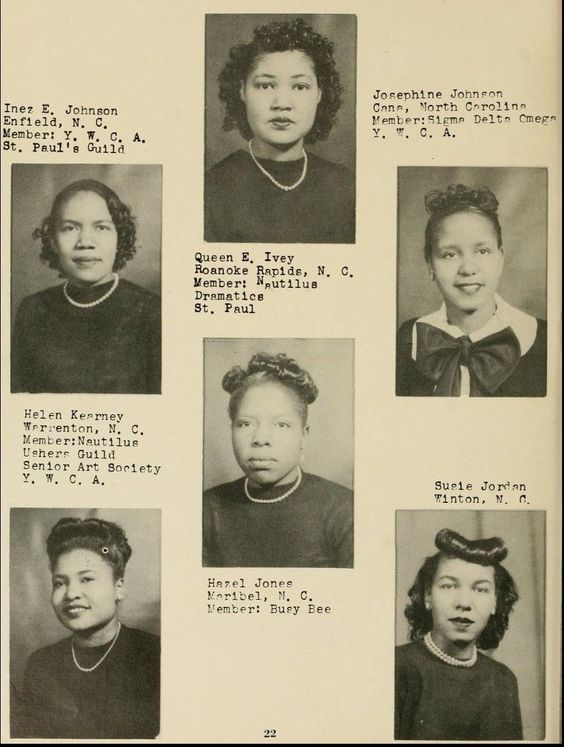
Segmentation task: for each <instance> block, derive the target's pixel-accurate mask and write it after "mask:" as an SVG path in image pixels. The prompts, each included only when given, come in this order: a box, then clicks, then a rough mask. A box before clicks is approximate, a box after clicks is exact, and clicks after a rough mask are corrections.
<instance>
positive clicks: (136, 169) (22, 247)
mask: <svg viewBox="0 0 564 747" xmlns="http://www.w3.org/2000/svg"><path fill="white" fill-rule="evenodd" d="M79 179H96V180H97V181H100V182H103V183H104V184H106V185H107V186H108V187H110V189H113V190H114V192H115V193H116V194H117V196H118V197H119V198H120V200H121V201H122V202H123V203H124V204H125V205H127V206H128V207H130V208H131V211H132V214H133V217H134V218H135V222H136V227H137V252H136V254H135V256H134V257H133V258H132V259H130V260H129V262H128V263H127V264H126V266H125V267H124V268H123V269H122V270H120V271H119V274H120V276H121V277H124V278H125V279H126V280H131V282H133V283H137V284H138V285H141V286H142V287H143V288H146V289H147V290H150V291H153V292H154V293H159V294H160V290H161V200H162V168H161V166H157V165H140V164H135V165H125V164H53V163H48V164H43V163H18V164H14V166H13V167H12V319H13V318H14V313H15V311H16V309H17V307H18V305H19V303H20V301H21V300H22V298H24V297H25V296H28V295H30V294H31V293H36V292H37V291H40V290H44V289H45V288H49V287H51V286H53V285H58V284H60V283H62V282H63V280H62V279H61V278H60V277H59V273H58V272H57V271H56V270H52V269H51V268H50V267H49V266H48V265H46V264H45V263H44V262H43V261H42V260H41V259H40V258H39V253H40V251H41V241H40V240H39V239H38V240H36V239H33V238H32V233H33V231H34V230H35V229H36V228H38V227H39V226H40V225H41V221H42V220H43V218H45V217H46V216H47V215H49V213H50V212H51V206H52V204H53V200H54V199H55V197H56V195H57V194H58V193H59V192H60V191H61V190H62V189H64V188H65V187H66V186H67V185H69V184H71V182H75V181H78V180H79Z"/></svg>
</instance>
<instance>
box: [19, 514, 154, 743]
mask: <svg viewBox="0 0 564 747" xmlns="http://www.w3.org/2000/svg"><path fill="white" fill-rule="evenodd" d="M10 591H11V602H10V615H11V622H10V660H11V666H10V689H11V695H10V705H11V708H10V710H11V719H10V727H11V736H12V737H15V738H20V737H25V738H37V739H61V740H66V739H103V740H107V739H152V738H154V737H156V736H157V734H158V733H159V729H160V726H159V723H160V716H159V714H160V638H159V635H160V511H158V510H153V509H141V510H137V509H61V508H13V509H11V511H10Z"/></svg>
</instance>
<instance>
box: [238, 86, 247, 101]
mask: <svg viewBox="0 0 564 747" xmlns="http://www.w3.org/2000/svg"><path fill="white" fill-rule="evenodd" d="M239 97H240V99H241V101H242V102H243V103H244V104H246V103H247V101H246V99H245V81H244V80H242V81H241V85H240V87H239Z"/></svg>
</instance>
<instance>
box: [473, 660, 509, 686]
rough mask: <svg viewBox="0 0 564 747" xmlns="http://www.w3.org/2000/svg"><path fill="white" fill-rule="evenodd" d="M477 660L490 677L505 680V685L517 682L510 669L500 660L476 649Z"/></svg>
mask: <svg viewBox="0 0 564 747" xmlns="http://www.w3.org/2000/svg"><path fill="white" fill-rule="evenodd" d="M478 662H479V664H480V666H481V668H482V669H483V670H485V671H487V672H488V674H489V676H490V677H492V678H496V679H498V680H500V681H503V682H505V683H506V686H509V685H511V684H513V683H515V684H516V683H517V678H516V677H515V675H514V674H513V672H512V671H511V669H509V667H508V666H506V665H505V664H502V663H501V661H497V660H496V659H492V657H491V656H488V655H487V654H483V653H482V652H481V651H478Z"/></svg>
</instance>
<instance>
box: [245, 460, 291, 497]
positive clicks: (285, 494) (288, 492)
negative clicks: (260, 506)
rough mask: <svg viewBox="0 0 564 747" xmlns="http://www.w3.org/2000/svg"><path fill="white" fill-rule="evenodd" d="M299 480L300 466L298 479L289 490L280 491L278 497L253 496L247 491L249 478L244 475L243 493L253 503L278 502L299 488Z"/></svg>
mask: <svg viewBox="0 0 564 747" xmlns="http://www.w3.org/2000/svg"><path fill="white" fill-rule="evenodd" d="M301 481H302V470H301V469H300V467H298V479H297V480H296V483H295V484H294V485H293V486H292V487H291V488H290V490H287V491H286V492H285V493H282V495H279V496H278V498H253V496H252V495H251V494H250V493H249V478H248V477H246V478H245V495H246V496H247V498H248V499H249V500H250V501H252V502H253V503H279V502H280V501H283V500H284V498H287V497H288V496H289V495H292V493H293V492H294V491H295V490H297V489H298V488H299V486H300V483H301Z"/></svg>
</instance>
